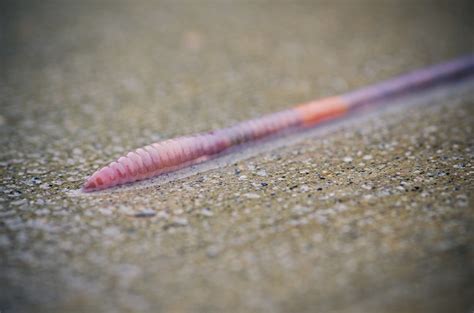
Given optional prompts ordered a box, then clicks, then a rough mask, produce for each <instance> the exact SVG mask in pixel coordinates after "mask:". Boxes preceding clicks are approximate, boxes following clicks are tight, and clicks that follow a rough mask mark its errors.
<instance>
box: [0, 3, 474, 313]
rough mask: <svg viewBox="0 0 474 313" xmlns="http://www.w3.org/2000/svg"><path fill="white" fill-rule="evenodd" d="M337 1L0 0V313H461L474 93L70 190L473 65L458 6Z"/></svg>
mask: <svg viewBox="0 0 474 313" xmlns="http://www.w3.org/2000/svg"><path fill="white" fill-rule="evenodd" d="M3 3H5V2H3ZM78 3H81V4H78ZM331 3H332V4H329V3H319V4H318V3H314V4H311V3H309V2H305V3H302V4H299V5H297V4H290V3H284V2H277V3H274V2H272V3H270V2H268V3H267V2H259V3H258V4H257V3H252V2H245V3H241V4H239V3H236V4H230V3H219V4H218V3H217V2H209V3H205V2H200V3H199V4H197V3H194V2H193V3H191V2H189V3H184V2H180V4H177V5H176V4H173V3H172V2H166V3H164V4H162V5H156V4H153V5H152V4H151V3H148V2H147V3H144V4H141V3H138V2H135V1H133V2H132V1H130V2H121V3H120V2H114V3H113V4H112V2H104V3H103V4H98V2H77V3H76V2H74V3H73V2H72V1H68V2H66V1H61V2H57V3H51V2H50V3H44V2H42V1H41V2H37V3H36V4H35V5H30V4H28V3H27V2H15V3H14V2H11V3H9V4H8V3H6V4H3V5H2V6H3V7H2V8H1V9H0V11H1V12H2V13H0V14H2V16H0V17H1V18H0V20H1V23H2V24H1V29H0V30H1V33H0V35H1V36H0V53H1V54H0V56H1V66H2V68H1V72H0V75H1V76H0V79H1V80H0V105H1V112H0V131H1V138H0V146H1V147H2V149H1V152H0V162H1V163H0V175H1V181H0V193H1V195H0V311H1V312H2V313H8V312H33V311H34V312H98V311H101V312H102V311H103V312H117V311H122V312H157V311H164V312H165V311H166V312H190V311H194V312H228V311H236V312H252V311H254V312H315V311H317V312H437V311H440V312H447V311H449V312H470V310H472V309H473V308H474V306H473V304H474V302H473V301H472V299H474V283H473V280H474V266H473V262H472V260H473V258H474V255H473V253H474V248H473V244H474V239H473V237H474V225H473V219H474V215H473V201H474V199H473V189H474V181H473V179H474V170H473V168H474V163H473V156H474V155H473V153H474V150H473V149H474V147H473V144H474V135H473V125H474V118H473V116H474V100H473V97H472V93H470V94H468V95H467V96H464V97H457V98H456V97H455V98H451V99H450V100H445V101H433V103H431V104H429V105H428V106H417V107H410V108H406V109H404V110H399V111H398V112H391V113H390V112H389V113H383V114H380V115H378V116H374V117H373V118H370V119H369V120H368V121H367V120H366V121H364V122H359V123H355V124H352V125H350V126H347V127H340V128H338V129H336V130H335V131H334V132H332V133H331V134H328V135H327V136H324V137H323V138H307V139H306V140H304V141H302V142H300V143H298V144H295V145H290V146H287V147H283V148H280V149H276V150H273V151H270V152H265V153H262V154H259V155H257V156H255V157H253V158H250V159H247V160H242V161H238V162H236V163H235V164H230V165H228V166H226V167H223V168H218V169H213V170H210V171H207V172H205V173H201V174H198V175H194V176H190V177H188V178H184V179H181V180H178V181H174V182H169V183H165V184H162V185H159V186H157V185H153V186H150V187H145V188H143V187H142V188H139V189H136V188H128V189H118V190H116V191H114V192H112V193H102V194H94V195H90V196H78V195H76V194H73V193H71V190H75V189H77V188H79V187H80V185H81V184H82V183H83V181H84V179H85V177H87V175H89V174H91V173H92V172H93V171H94V170H95V169H96V168H98V167H99V166H102V165H104V164H106V163H107V162H109V161H111V160H113V159H115V158H117V157H118V156H120V155H121V154H123V153H125V152H127V151H129V150H131V149H132V148H136V147H139V146H141V145H144V144H148V143H150V142H153V141H155V140H158V139H160V138H168V137H171V136H175V135H182V134H188V133H192V132H196V131H204V130H209V129H211V128H216V127H222V126H227V125H230V124H232V123H234V122H236V121H240V120H243V119H246V118H251V117H255V116H258V115H261V114H263V113H267V112H273V111H275V110H278V109H282V108H286V107H288V106H289V105H290V104H293V103H298V102H303V101H306V100H309V99H313V98H317V97H322V96H327V95H333V94H336V93H341V92H345V91H348V90H351V89H354V88H357V87H359V86H363V85H366V84H369V83H373V82H377V81H379V80H382V79H385V78H388V77H390V76H393V75H397V74H399V73H402V72H404V71H407V70H410V69H413V68H416V67H420V66H425V65H428V64H433V63H436V62H440V61H442V60H445V59H448V58H452V57H455V56H458V55H460V54H465V53H468V52H472V51H473V50H474V42H473V37H472V34H473V33H474V20H473V19H472V13H473V12H474V11H473V6H472V5H469V4H468V2H466V3H463V2H457V3H453V2H446V3H442V4H434V3H429V2H426V3H425V2H417V3H412V2H410V1H405V2H402V4H403V5H402V6H400V4H397V5H395V4H391V3H389V2H378V1H377V2H375V1H373V2H368V3H362V2H349V1H347V2H343V1H340V2H331Z"/></svg>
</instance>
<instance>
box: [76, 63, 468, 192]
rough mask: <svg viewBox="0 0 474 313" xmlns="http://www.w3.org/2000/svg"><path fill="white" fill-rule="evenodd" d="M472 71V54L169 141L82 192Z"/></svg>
mask: <svg viewBox="0 0 474 313" xmlns="http://www.w3.org/2000/svg"><path fill="white" fill-rule="evenodd" d="M473 74H474V55H470V56H467V57H463V58H459V59H456V60H453V61H451V62H447V63H443V64H439V65H435V66H432V67H428V68H425V69H421V70H417V71H414V72H412V73H409V74H405V75H402V76H399V77H396V78H394V79H391V80H388V81H385V82H382V83H379V84H375V85H372V86H369V87H365V88H362V89H359V90H356V91H353V92H350V93H347V94H343V95H340V96H335V97H331V98H325V99H322V100H316V101H312V102H309V103H305V104H301V105H298V106H295V107H293V108H290V109H288V110H285V111H281V112H277V113H273V114H269V115H266V116H263V117H261V118H256V119H253V120H249V121H244V122H241V123H238V124H236V125H234V126H232V127H229V128H223V129H219V130H215V131H211V132H207V133H200V134H196V135H191V136H184V137H178V138H174V139H169V140H165V141H161V142H157V143H153V144H151V145H148V146H145V147H143V148H139V149H136V150H135V151H132V152H129V153H128V154H127V155H125V156H123V157H121V158H119V159H118V160H117V161H114V162H112V163H110V164H109V165H107V166H105V167H103V168H101V169H99V170H98V171H96V172H95V173H94V174H93V175H92V176H90V177H89V179H87V181H86V182H85V184H84V186H83V191H86V192H89V191H94V190H101V189H105V188H109V187H112V186H116V185H121V184H124V183H129V182H134V181H137V180H143V179H147V178H151V177H154V176H157V175H160V174H164V173H169V172H172V171H175V170H178V169H181V168H184V167H186V166H189V165H193V164H197V163H201V162H204V161H206V160H208V159H210V158H213V157H216V156H218V155H220V154H222V153H223V152H225V151H228V150H229V149H230V148H231V147H235V146H238V145H241V144H244V143H250V142H254V141H256V140H258V139H262V138H266V137H269V136H271V135H275V134H278V133H281V132H283V131H288V130H289V129H293V128H305V127H311V126H314V125H316V124H318V123H321V122H323V121H327V120H332V119H335V118H338V117H341V116H343V115H346V114H348V113H350V112H352V111H355V110H359V109H361V108H363V107H366V106H371V105H374V104H381V103H383V102H386V101H388V100H391V99H393V98H395V97H398V96H401V95H404V94H407V93H411V92H414V91H417V90H421V89H427V88H431V87H433V86H436V85H439V84H446V83H450V82H455V81H457V80H460V79H462V78H466V77H468V76H471V75H473Z"/></svg>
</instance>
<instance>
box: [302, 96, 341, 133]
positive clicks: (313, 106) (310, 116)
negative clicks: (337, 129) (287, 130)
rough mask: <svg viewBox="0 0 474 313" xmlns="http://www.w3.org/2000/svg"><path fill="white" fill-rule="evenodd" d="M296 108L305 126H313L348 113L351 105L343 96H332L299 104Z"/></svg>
mask: <svg viewBox="0 0 474 313" xmlns="http://www.w3.org/2000/svg"><path fill="white" fill-rule="evenodd" d="M294 110H296V111H297V112H298V114H299V115H300V119H301V121H302V123H303V126H313V125H315V124H317V123H319V122H322V121H325V120H330V119H333V118H336V117H339V116H341V115H344V114H346V113H347V111H348V110H349V105H348V104H347V103H346V102H345V101H344V100H343V99H342V98H341V97H330V98H325V99H321V100H316V101H311V102H308V103H304V104H301V105H298V106H296V107H295V108H294Z"/></svg>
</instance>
